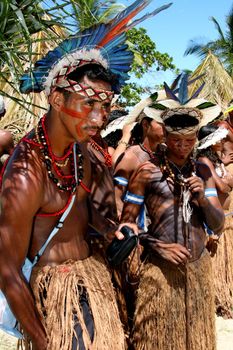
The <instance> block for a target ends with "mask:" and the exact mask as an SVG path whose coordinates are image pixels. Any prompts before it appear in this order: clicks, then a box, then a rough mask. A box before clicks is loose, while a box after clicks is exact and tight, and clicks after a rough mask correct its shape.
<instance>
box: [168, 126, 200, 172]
mask: <svg viewBox="0 0 233 350" xmlns="http://www.w3.org/2000/svg"><path fill="white" fill-rule="evenodd" d="M196 137H197V136H196V132H195V133H192V134H189V135H178V134H172V133H169V134H167V135H166V144H167V157H168V159H170V160H171V161H172V162H174V163H175V164H176V165H179V166H182V165H183V164H184V163H185V162H186V160H187V157H188V156H189V155H190V153H191V152H192V150H193V148H194V145H195V143H196Z"/></svg>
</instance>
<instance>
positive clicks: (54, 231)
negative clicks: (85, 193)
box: [32, 143, 78, 266]
mask: <svg viewBox="0 0 233 350" xmlns="http://www.w3.org/2000/svg"><path fill="white" fill-rule="evenodd" d="M73 155H74V173H75V181H76V183H77V181H78V172H77V156H76V144H75V143H74V147H73ZM75 197H76V193H74V194H73V195H72V198H71V201H70V203H69V205H68V207H67V208H66V210H65V211H64V213H63V214H62V216H61V218H60V220H59V221H58V223H57V224H56V226H55V227H54V228H53V230H52V232H51V233H50V235H49V237H48V239H47V240H46V242H45V243H44V244H43V246H42V247H41V248H40V250H39V252H38V253H37V254H36V256H35V258H34V259H33V262H32V266H34V265H35V264H36V263H37V262H38V260H39V258H40V257H41V255H42V254H43V253H44V251H45V249H46V247H47V245H48V244H49V242H50V241H51V240H52V239H53V237H54V236H55V235H56V234H57V232H58V231H59V230H60V228H62V226H63V224H64V221H65V219H66V217H67V216H68V214H69V212H70V211H71V208H72V206H73V204H74V201H75Z"/></svg>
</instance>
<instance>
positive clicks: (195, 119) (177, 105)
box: [152, 73, 221, 134]
mask: <svg viewBox="0 0 233 350" xmlns="http://www.w3.org/2000/svg"><path fill="white" fill-rule="evenodd" d="M199 78H200V77H197V78H195V80H196V79H199ZM195 80H190V81H189V80H188V75H187V74H186V73H183V74H181V75H179V76H178V78H177V79H176V80H175V84H174V83H173V85H172V87H171V88H169V86H168V85H167V84H166V83H164V90H165V92H166V96H167V99H164V100H160V101H158V102H156V103H154V104H153V106H152V107H153V113H154V115H157V117H159V116H160V117H161V118H162V120H163V123H164V125H165V128H166V130H167V131H168V132H172V133H178V134H189V133H193V132H195V131H197V130H198V129H199V128H200V127H201V126H203V125H206V124H208V123H210V122H211V121H212V120H214V119H215V118H216V117H217V116H218V115H219V114H220V113H221V108H220V106H218V105H216V104H214V103H212V102H208V101H206V100H205V99H203V98H197V97H198V95H199V93H200V92H201V90H202V88H203V86H204V85H201V86H200V87H199V88H198V89H197V90H196V91H195V92H194V93H193V95H192V96H191V97H189V96H188V86H189V85H190V84H192V83H193V82H194V81H195ZM176 86H178V88H176Z"/></svg>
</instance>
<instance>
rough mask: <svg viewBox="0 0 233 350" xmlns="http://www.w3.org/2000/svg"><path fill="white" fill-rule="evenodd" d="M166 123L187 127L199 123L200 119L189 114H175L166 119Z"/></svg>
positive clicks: (166, 124) (175, 126)
mask: <svg viewBox="0 0 233 350" xmlns="http://www.w3.org/2000/svg"><path fill="white" fill-rule="evenodd" d="M164 124H165V126H170V127H171V128H186V127H189V126H196V125H198V124H199V120H198V119H197V118H195V117H193V116H190V115H188V114H173V115H172V116H171V117H169V118H167V119H166V120H164Z"/></svg>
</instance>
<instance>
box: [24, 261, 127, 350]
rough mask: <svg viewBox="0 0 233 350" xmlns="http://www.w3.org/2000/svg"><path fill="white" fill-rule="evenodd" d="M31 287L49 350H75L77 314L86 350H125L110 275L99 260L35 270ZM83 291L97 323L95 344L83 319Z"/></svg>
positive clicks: (95, 323) (95, 326) (95, 324)
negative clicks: (81, 293) (80, 295)
mask: <svg viewBox="0 0 233 350" xmlns="http://www.w3.org/2000/svg"><path fill="white" fill-rule="evenodd" d="M31 286H32V289H33V294H34V296H35V302H36V306H37V309H38V312H39V315H40V317H41V319H42V323H43V325H44V327H45V330H46V333H47V335H48V339H49V345H48V348H47V349H48V350H71V349H72V339H73V337H74V336H75V335H74V334H75V333H74V326H75V324H74V323H75V320H74V313H76V314H77V318H78V322H79V323H80V325H81V328H82V331H83V334H82V336H83V341H84V344H85V348H86V350H124V349H125V342H124V332H123V328H122V325H121V322H120V318H119V313H118V309H117V305H116V301H115V293H114V290H113V287H112V283H111V278H110V274H109V272H108V271H107V268H106V266H105V264H104V263H103V262H102V261H101V260H100V259H99V258H96V257H89V258H87V259H84V260H79V261H76V262H73V261H67V262H66V263H64V264H62V265H59V266H55V267H51V266H45V267H41V268H35V269H34V271H33V274H32V278H31ZM80 287H81V288H82V287H84V288H85V289H86V291H87V298H88V303H89V306H90V309H91V313H92V316H93V319H94V328H95V331H94V340H93V342H91V339H90V336H89V333H88V330H87V328H86V325H85V322H84V318H83V315H82V308H81V305H80V300H79V294H80ZM76 322H77V321H76ZM77 346H78V345H77ZM26 348H27V347H26ZM77 350H78V347H77Z"/></svg>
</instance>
